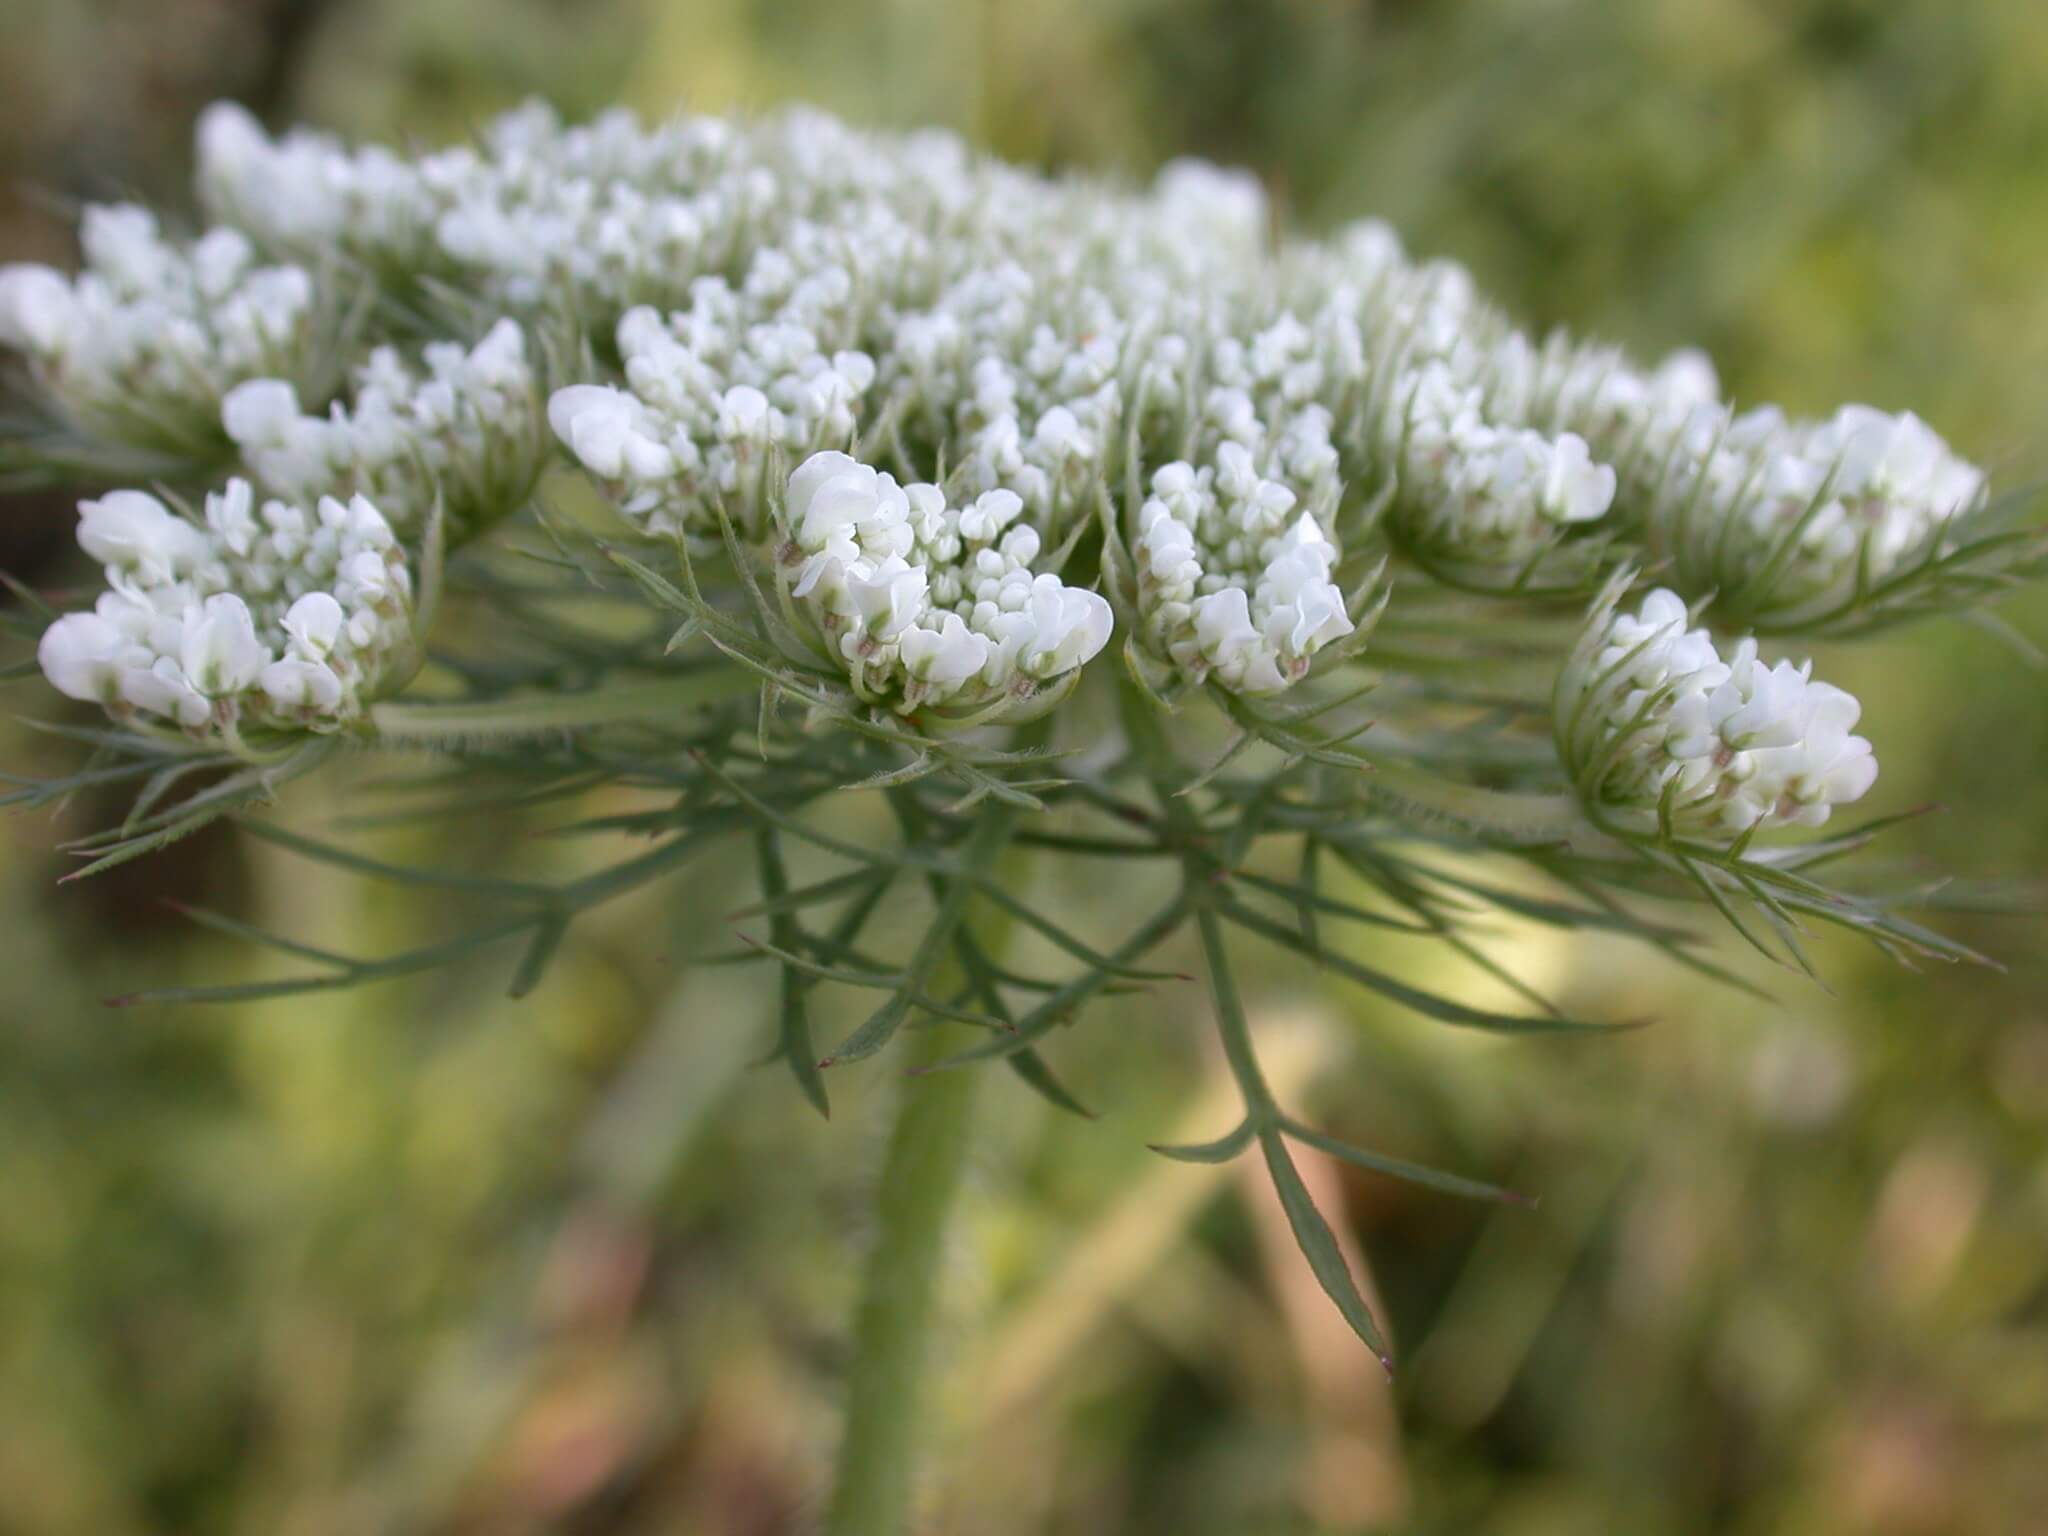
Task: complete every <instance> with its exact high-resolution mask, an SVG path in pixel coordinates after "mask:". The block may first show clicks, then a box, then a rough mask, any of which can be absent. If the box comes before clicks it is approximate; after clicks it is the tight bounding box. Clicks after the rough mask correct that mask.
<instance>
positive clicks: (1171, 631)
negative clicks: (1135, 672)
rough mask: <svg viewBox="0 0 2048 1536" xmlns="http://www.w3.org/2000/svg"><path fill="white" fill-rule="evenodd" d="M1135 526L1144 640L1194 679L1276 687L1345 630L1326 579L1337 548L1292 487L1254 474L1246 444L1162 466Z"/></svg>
mask: <svg viewBox="0 0 2048 1536" xmlns="http://www.w3.org/2000/svg"><path fill="white" fill-rule="evenodd" d="M1135 534H1136V536H1135V538H1134V540H1133V541H1132V556H1133V558H1134V559H1135V560H1136V562H1137V566H1138V607H1139V612H1140V614H1141V615H1142V620H1143V624H1144V627H1145V637H1146V639H1147V641H1148V642H1149V643H1150V645H1151V647H1152V648H1153V650H1154V651H1155V652H1156V653H1158V654H1160V655H1162V656H1164V657H1166V658H1168V659H1170V660H1171V661H1172V662H1173V664H1174V665H1175V667H1177V668H1178V669H1179V671H1180V673H1181V674H1182V675H1183V676H1184V677H1186V678H1187V679H1189V680H1190V681H1193V682H1201V681H1203V680H1204V679H1207V678H1211V677H1213V678H1214V679H1215V680H1216V681H1218V682H1220V683H1222V684H1223V685H1224V686H1225V687H1226V688H1229V689H1232V690H1233V691H1236V692H1242V693H1254V694H1257V693H1277V692H1279V691H1280V690H1281V689H1283V688H1286V687H1287V686H1289V685H1290V684H1292V683H1294V682H1297V681H1299V680H1300V679H1301V678H1302V677H1303V676H1304V675H1305V674H1306V673H1307V672H1308V669H1309V665H1310V663H1311V662H1312V661H1313V660H1314V658H1315V654H1316V652H1317V651H1319V650H1321V649H1322V648H1323V647H1324V646H1325V645H1327V644H1329V643H1330V642H1331V641H1332V640H1336V639H1340V638H1341V637H1343V636H1345V635H1348V634H1350V633H1351V632H1352V629H1353V627H1354V626H1353V624H1352V620H1351V616H1350V614H1349V612H1348V611H1347V610H1346V607H1345V603H1344V594H1343V593H1342V592H1341V591H1339V590H1338V588H1337V586H1336V584H1335V583H1334V582H1333V581H1331V579H1330V574H1331V571H1332V569H1333V568H1334V567H1335V565H1336V561H1337V548H1336V546H1335V545H1334V544H1333V543H1332V542H1331V540H1330V536H1329V534H1328V533H1326V532H1325V531H1324V529H1323V527H1322V526H1321V524H1319V523H1318V522H1317V520H1316V518H1315V515H1314V514H1313V513H1311V512H1307V511H1303V510H1301V509H1300V508H1299V507H1298V506H1297V503H1296V498H1295V494H1294V492H1293V491H1291V490H1289V489H1288V488H1287V486H1285V485H1283V484H1281V483H1280V482H1279V481H1277V480H1267V479H1263V478H1261V477H1260V475H1259V473H1258V471H1257V469H1256V468H1255V467H1254V465H1253V460H1252V456H1251V452H1250V450H1248V449H1247V448H1246V447H1245V446H1244V445H1243V444H1242V443H1238V442H1226V443H1224V444H1223V445H1222V446H1221V448H1219V449H1218V451H1217V455H1216V461H1215V462H1214V463H1213V464H1205V465H1203V466H1202V467H1201V468H1200V469H1197V468H1195V466H1193V465H1192V464H1188V463H1185V462H1176V463H1172V464H1168V465H1165V466H1163V467H1162V468H1161V469H1159V471H1158V472H1157V473H1155V474H1154V475H1153V477H1152V495H1151V496H1150V498H1148V499H1147V500H1146V502H1145V503H1144V505H1143V506H1142V507H1141V508H1140V510H1139V512H1138V521H1137V528H1136V530H1135Z"/></svg>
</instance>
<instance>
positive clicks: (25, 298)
mask: <svg viewBox="0 0 2048 1536" xmlns="http://www.w3.org/2000/svg"><path fill="white" fill-rule="evenodd" d="M76 317H77V306H76V305H75V303H74V302H73V300H72V296H71V285H70V284H69V283H67V282H66V281H65V280H64V277H63V275H62V274H61V273H59V272H56V271H54V270H53V269H51V268H49V267H43V266H36V265H33V264H30V263H26V262H11V263H9V264H8V265H6V266H0V346H8V347H13V348H15V349H17V350H19V351H23V352H33V353H36V354H37V355H38V356H49V355H51V354H54V353H57V352H61V351H63V350H64V348H65V346H66V344H67V343H69V341H70V339H71V332H72V326H73V325H74V323H75V321H76Z"/></svg>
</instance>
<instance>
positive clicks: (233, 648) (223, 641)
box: [178, 592, 270, 697]
mask: <svg viewBox="0 0 2048 1536" xmlns="http://www.w3.org/2000/svg"><path fill="white" fill-rule="evenodd" d="M269 659H270V656H269V653H268V652H267V651H266V650H265V649H264V647H263V645H262V644H261V642H259V641H258V640H257V638H256V621H255V619H254V618H253V617H252V616H251V615H250V613H249V605H248V604H247V603H245V602H243V601H242V599H241V598H239V597H237V596H236V595H235V594H234V593H232V592H218V593H215V594H214V595H213V596H212V597H209V598H208V599H207V600H206V602H205V603H204V605H202V606H201V607H200V608H198V609H195V610H194V611H193V612H191V613H188V614H187V615H186V616H185V636H184V642H183V645H182V647H181V651H180V654H179V657H178V660H179V664H180V665H181V666H182V667H183V668H184V671H185V676H186V677H187V678H189V679H190V680H191V683H192V686H193V687H195V688H197V689H198V690H199V691H200V692H201V693H204V694H209V695H212V696H215V697H219V696H220V695H223V694H231V693H240V692H241V691H242V690H243V689H244V688H247V687H249V686H251V685H252V684H253V683H254V682H255V681H256V678H257V676H258V675H259V674H260V673H261V672H262V670H263V668H264V666H265V665H266V664H267V663H268V662H269Z"/></svg>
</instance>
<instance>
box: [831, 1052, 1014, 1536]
mask: <svg viewBox="0 0 2048 1536" xmlns="http://www.w3.org/2000/svg"><path fill="white" fill-rule="evenodd" d="M945 1033H946V1031H944V1030H941V1029H939V1028H937V1027H934V1028H932V1029H930V1030H927V1031H924V1032H923V1034H924V1038H923V1040H922V1041H921V1042H920V1055H921V1056H922V1062H921V1064H929V1063H932V1062H936V1061H937V1060H939V1059H940V1058H941V1057H942V1056H943V1055H944V1054H945V1040H944V1034H945ZM980 1081H981V1074H980V1073H979V1072H935V1073H932V1074H930V1075H929V1076H926V1077H919V1078H914V1079H912V1080H911V1081H910V1082H908V1083H906V1084H905V1085H904V1088H903V1100H902V1103H901V1105H900V1106H899V1107H898V1109H897V1112H896V1125H895V1128H894V1130H893V1131H892V1132H891V1133H890V1136H889V1151H888V1155H887V1157H886V1158H885V1159H884V1161H883V1165H882V1184H881V1189H880V1191H879V1192H878V1194H877V1195H876V1201H875V1204H876V1217H877V1230H876V1233H875V1247H874V1251H873V1252H872V1253H871V1254H870V1255H869V1257H868V1268H867V1274H866V1276H865V1278H864V1279H863V1281H862V1295H861V1301H860V1311H859V1313H858V1315H857V1317H856V1318H855V1322H854V1346H853V1348H854V1353H853V1375H852V1380H851V1382H850V1384H849V1387H848V1391H847V1397H846V1433H845V1438H844V1439H843V1440H842V1441H841V1443H840V1448H839V1470H838V1477H837V1482H836V1486H835V1487H834V1488H833V1491H832V1508H831V1513H830V1517H829V1519H828V1521H827V1523H826V1530H827V1531H828V1532H829V1533H830V1536H903V1533H904V1532H905V1531H906V1530H907V1529H908V1528H909V1525H908V1520H909V1511H910V1503H911V1495H912V1492H913V1489H914V1478H915V1475H916V1470H917V1451H918V1447H919V1445H920V1444H921V1443H922V1441H923V1439H924V1436H925V1422H924V1420H925V1390H924V1387H925V1368H926V1365H927V1361H928V1358H929V1356H930V1353H931V1324H932V1317H933V1312H934V1304H935V1300H936V1296H935V1292H936V1290H937V1281H938V1274H939V1269H940V1266H941V1262H942V1260H943V1258H944V1254H945V1239H946V1227H947V1217H948V1215H949V1213H950V1212H951V1210H952V1206H953V1199H954V1195H955V1193H956V1192H957V1191H958V1189H959V1187H960V1178H961V1172H962V1167H963V1164H964V1162H965V1160H966V1155H967V1146H968V1139H969V1134H970V1132H971V1130H972V1120H973V1111H974V1095H975V1090H976V1087H977V1085H978V1084H979V1083H980Z"/></svg>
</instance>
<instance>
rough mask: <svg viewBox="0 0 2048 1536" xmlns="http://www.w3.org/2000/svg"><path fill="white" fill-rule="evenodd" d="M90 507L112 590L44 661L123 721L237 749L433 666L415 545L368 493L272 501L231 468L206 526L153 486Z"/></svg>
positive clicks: (62, 628) (57, 633)
mask: <svg viewBox="0 0 2048 1536" xmlns="http://www.w3.org/2000/svg"><path fill="white" fill-rule="evenodd" d="M79 510H80V517H79V523H78V542H79V545H80V547H81V548H83V549H84V550H85V551H86V553H87V554H89V555H91V556H93V558H95V559H97V560H99V561H101V562H103V563H104V565H105V568H106V579H107V587H108V590H107V591H106V592H104V593H102V594H101V595H100V598H99V601H98V602H97V603H95V604H94V605H93V608H92V611H91V612H89V613H70V614H65V615H64V616H63V617H61V618H59V619H58V620H57V621H56V622H55V623H53V624H52V625H50V627H49V628H48V629H47V630H45V631H44V633H43V638H42V643H41V645H40V646H39V647H38V650H37V659H38V660H39V661H40V662H41V664H42V669H43V674H44V676H46V677H47V678H48V679H49V680H50V683H51V685H52V686H54V687H55V688H56V689H57V690H58V691H59V692H61V693H64V694H68V695H69V696H70V697H72V698H74V699H83V700H85V701H87V702H89V703H95V704H100V705H103V706H105V708H106V710H107V712H108V713H109V714H110V715H112V716H113V717H114V718H115V719H116V720H118V721H121V722H123V723H125V724H130V725H133V726H135V727H137V728H139V729H143V730H151V731H175V732H178V733H181V734H182V735H183V736H185V737H188V738H192V739H196V740H214V741H224V742H227V743H228V744H230V745H231V746H236V747H241V746H246V745H253V744H254V743H253V742H252V741H251V738H250V735H249V733H250V732H251V731H252V730H253V731H255V732H257V733H259V734H260V733H276V732H286V733H296V732H302V731H315V732H325V731H333V730H337V729H340V728H341V727H343V726H346V725H348V724H350V723H351V722H353V721H355V720H358V719H360V718H361V716H362V714H363V712H364V710H365V709H366V707H367V705H368V704H369V702H370V701H371V700H373V699H376V698H379V697H382V696H383V695H385V694H387V693H390V692H393V691H395V690H396V689H397V688H399V687H400V686H402V685H403V684H404V682H405V680H406V679H407V678H408V677H409V676H410V675H411V673H412V671H413V670H414V668H415V667H416V666H417V665H418V649H417V644H416V641H415V638H414V635H413V627H412V580H411V576H410V574H409V572H408V571H407V568H406V564H405V556H404V552H403V551H402V550H401V549H400V548H399V544H398V539H397V537H396V535H395V534H394V533H393V532H392V529H391V526H390V524H389V523H387V522H386V521H385V520H384V517H383V515H382V514H381V513H379V512H378V511H377V509H376V507H374V506H372V505H371V504H370V502H369V501H368V500H366V499H365V498H364V497H362V496H357V497H355V498H353V499H352V500H351V501H349V502H348V503H346V504H344V503H342V502H340V501H337V500H335V499H334V498H332V497H328V498H325V499H323V500H322V501H321V502H320V503H319V504H318V506H317V508H316V509H315V510H313V511H311V512H309V511H307V510H306V509H305V508H304V507H301V506H297V505H294V504H292V503H290V502H285V501H280V500H274V499H273V500H267V501H265V502H263V503H262V504H261V505H260V506H259V505H258V504H257V501H256V497H255V493H254V491H253V490H252V488H251V487H250V485H249V483H248V482H247V481H246V480H231V481H229V482H228V485H227V488H226V489H225V490H223V491H220V492H217V493H214V494H212V495H209V496H208V497H207V498H206V517H205V523H204V525H203V526H202V525H200V524H196V523H193V522H190V521H188V520H186V519H185V518H183V517H181V516H179V515H178V514H177V513H176V512H174V511H172V510H171V509H170V508H169V507H167V506H165V505H164V504H163V502H161V501H159V500H158V499H157V498H156V497H154V496H151V495H148V494H146V493H145V492H142V491H114V492H111V493H109V494H108V495H106V496H104V497H102V498H100V499H99V500H98V501H88V502H85V503H84V504H82V506H81V507H80V509H79Z"/></svg>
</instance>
